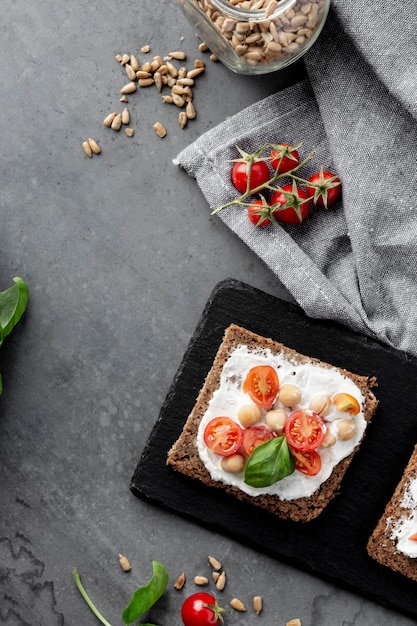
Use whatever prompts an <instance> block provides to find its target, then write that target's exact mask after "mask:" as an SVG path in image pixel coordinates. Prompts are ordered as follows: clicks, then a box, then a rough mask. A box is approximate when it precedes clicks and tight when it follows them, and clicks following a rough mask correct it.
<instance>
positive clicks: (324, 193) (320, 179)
mask: <svg viewBox="0 0 417 626" xmlns="http://www.w3.org/2000/svg"><path fill="white" fill-rule="evenodd" d="M308 180H309V182H310V183H313V185H312V186H307V188H306V189H307V193H308V195H309V196H310V197H312V198H313V200H312V201H313V202H314V204H316V205H317V206H321V207H324V208H326V209H327V207H329V206H331V205H332V204H334V203H335V202H336V201H337V200H338V199H339V198H340V194H341V191H342V183H341V181H340V178H339V177H338V176H336V174H333V172H329V171H326V170H323V168H321V169H320V171H319V172H316V173H315V174H313V175H312V176H310V178H309V179H308Z"/></svg>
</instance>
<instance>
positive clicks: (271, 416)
mask: <svg viewBox="0 0 417 626" xmlns="http://www.w3.org/2000/svg"><path fill="white" fill-rule="evenodd" d="M286 420H287V414H286V412H285V411H284V410H283V409H274V410H273V411H268V413H267V414H266V424H267V426H269V428H270V429H271V430H273V431H274V433H278V434H279V435H282V433H283V432H284V424H285V422H286Z"/></svg>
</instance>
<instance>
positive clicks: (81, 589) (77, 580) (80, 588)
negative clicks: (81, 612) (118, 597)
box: [73, 569, 111, 626]
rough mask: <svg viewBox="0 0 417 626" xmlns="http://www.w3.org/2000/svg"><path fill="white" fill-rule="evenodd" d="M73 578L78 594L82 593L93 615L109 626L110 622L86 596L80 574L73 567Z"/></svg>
mask: <svg viewBox="0 0 417 626" xmlns="http://www.w3.org/2000/svg"><path fill="white" fill-rule="evenodd" d="M73 573H74V580H75V584H76V585H77V589H78V591H79V592H80V594H81V595H82V597H83V598H84V600H85V601H86V603H87V604H88V606H89V607H90V609H91V610H92V611H93V613H94V615H95V616H96V617H97V619H99V620H100V622H101V623H102V624H104V626H111V624H110V622H108V621H107V620H106V619H105V618H104V617H103V616H102V614H101V613H100V611H99V610H98V609H97V608H96V607H95V606H94V604H93V602H92V601H91V600H90V597H89V596H88V594H87V592H86V590H85V589H84V587H83V585H82V583H81V580H80V575H79V573H78V571H77V570H76V569H74V572H73Z"/></svg>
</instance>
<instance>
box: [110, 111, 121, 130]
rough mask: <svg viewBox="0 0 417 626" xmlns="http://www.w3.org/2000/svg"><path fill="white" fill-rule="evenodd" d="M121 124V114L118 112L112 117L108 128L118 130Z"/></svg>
mask: <svg viewBox="0 0 417 626" xmlns="http://www.w3.org/2000/svg"><path fill="white" fill-rule="evenodd" d="M121 126H122V114H121V113H118V114H117V115H116V116H115V118H114V119H113V121H112V123H111V125H110V128H112V129H113V130H120V128H121Z"/></svg>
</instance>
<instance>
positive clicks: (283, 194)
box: [271, 181, 310, 224]
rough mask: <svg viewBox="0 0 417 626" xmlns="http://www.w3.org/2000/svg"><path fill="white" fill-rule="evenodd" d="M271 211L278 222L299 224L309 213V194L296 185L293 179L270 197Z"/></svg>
mask: <svg viewBox="0 0 417 626" xmlns="http://www.w3.org/2000/svg"><path fill="white" fill-rule="evenodd" d="M274 205H276V206H274ZM271 212H272V217H273V218H275V219H276V220H278V222H282V223H283V224H301V222H303V221H304V220H305V218H306V217H307V215H308V214H309V213H310V200H309V195H308V194H307V193H306V192H305V191H304V189H302V188H301V187H297V185H296V183H295V181H294V182H293V184H292V185H284V186H283V187H281V190H280V191H276V192H275V193H274V194H273V196H272V198H271Z"/></svg>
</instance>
